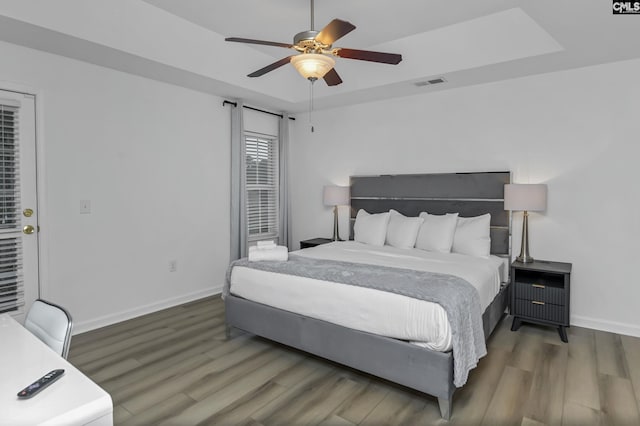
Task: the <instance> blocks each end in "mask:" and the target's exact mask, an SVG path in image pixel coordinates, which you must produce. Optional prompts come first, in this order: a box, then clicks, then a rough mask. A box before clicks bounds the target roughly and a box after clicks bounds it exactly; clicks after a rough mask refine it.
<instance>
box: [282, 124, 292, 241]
mask: <svg viewBox="0 0 640 426" xmlns="http://www.w3.org/2000/svg"><path fill="white" fill-rule="evenodd" d="M278 136H279V144H280V145H279V147H278V148H279V153H278V154H279V160H280V164H279V166H280V167H279V169H280V176H279V188H278V193H279V203H280V205H279V210H280V223H279V227H278V242H279V243H280V245H286V246H287V247H289V249H291V248H292V247H293V245H292V241H291V214H290V210H291V201H290V200H289V114H286V113H283V114H282V118H281V119H280V123H279V129H278Z"/></svg>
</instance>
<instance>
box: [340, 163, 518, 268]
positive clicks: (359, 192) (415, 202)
mask: <svg viewBox="0 0 640 426" xmlns="http://www.w3.org/2000/svg"><path fill="white" fill-rule="evenodd" d="M506 183H511V172H474V173H436V174H416V175H380V176H352V177H351V226H350V229H351V232H350V238H353V224H354V222H355V217H356V214H357V213H358V210H360V209H365V210H366V211H368V212H369V213H382V212H386V211H388V210H389V209H394V210H397V211H399V212H400V213H402V214H404V215H406V216H417V215H419V214H420V212H423V211H426V212H428V213H431V214H445V213H459V214H460V216H462V217H469V216H478V215H481V214H485V213H491V253H492V254H495V255H503V256H504V255H510V254H511V253H510V240H509V236H510V234H511V233H510V224H511V220H510V217H509V212H508V211H506V210H505V209H504V185H505V184H506Z"/></svg>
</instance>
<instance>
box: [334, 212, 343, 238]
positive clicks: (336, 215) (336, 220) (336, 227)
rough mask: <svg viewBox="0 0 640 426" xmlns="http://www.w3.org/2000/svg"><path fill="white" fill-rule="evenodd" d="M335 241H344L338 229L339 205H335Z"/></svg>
mask: <svg viewBox="0 0 640 426" xmlns="http://www.w3.org/2000/svg"><path fill="white" fill-rule="evenodd" d="M331 240H333V241H344V240H343V239H342V238H340V231H338V206H333V237H331Z"/></svg>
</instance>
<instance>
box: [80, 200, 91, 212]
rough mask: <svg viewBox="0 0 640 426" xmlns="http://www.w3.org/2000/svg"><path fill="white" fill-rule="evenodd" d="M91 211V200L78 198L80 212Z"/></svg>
mask: <svg viewBox="0 0 640 426" xmlns="http://www.w3.org/2000/svg"><path fill="white" fill-rule="evenodd" d="M90 213H91V200H80V214H90Z"/></svg>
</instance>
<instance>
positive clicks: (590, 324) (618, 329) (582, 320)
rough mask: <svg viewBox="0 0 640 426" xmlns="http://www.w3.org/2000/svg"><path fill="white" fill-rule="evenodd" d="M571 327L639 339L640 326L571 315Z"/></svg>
mask: <svg viewBox="0 0 640 426" xmlns="http://www.w3.org/2000/svg"><path fill="white" fill-rule="evenodd" d="M571 325H575V326H578V327H585V328H591V329H594V330H601V331H609V332H611V333H618V334H624V335H626V336H633V337H640V326H637V325H632V324H625V323H621V322H616V321H607V320H602V319H598V318H589V317H583V316H579V315H572V316H571Z"/></svg>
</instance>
